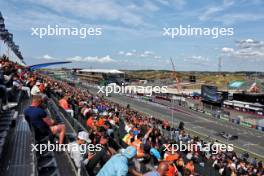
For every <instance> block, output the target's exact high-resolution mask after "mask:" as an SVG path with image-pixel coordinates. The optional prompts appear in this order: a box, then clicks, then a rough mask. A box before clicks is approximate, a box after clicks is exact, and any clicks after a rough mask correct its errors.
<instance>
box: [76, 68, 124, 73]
mask: <svg viewBox="0 0 264 176" xmlns="http://www.w3.org/2000/svg"><path fill="white" fill-rule="evenodd" d="M79 71H82V72H94V73H113V74H123V73H125V72H122V71H119V70H115V69H82V70H79Z"/></svg>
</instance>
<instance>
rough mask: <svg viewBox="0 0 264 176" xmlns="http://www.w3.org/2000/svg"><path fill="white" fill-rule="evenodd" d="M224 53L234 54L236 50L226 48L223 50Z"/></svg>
mask: <svg viewBox="0 0 264 176" xmlns="http://www.w3.org/2000/svg"><path fill="white" fill-rule="evenodd" d="M222 52H223V53H233V52H234V49H233V48H227V47H224V48H222Z"/></svg>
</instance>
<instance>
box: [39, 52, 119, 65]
mask: <svg viewBox="0 0 264 176" xmlns="http://www.w3.org/2000/svg"><path fill="white" fill-rule="evenodd" d="M40 58H42V59H45V60H66V61H73V62H74V61H75V62H97V63H109V62H115V60H114V59H112V58H111V57H110V56H109V55H106V56H103V57H99V56H86V57H81V56H74V57H67V58H55V57H52V56H49V55H47V54H46V55H44V56H42V57H40Z"/></svg>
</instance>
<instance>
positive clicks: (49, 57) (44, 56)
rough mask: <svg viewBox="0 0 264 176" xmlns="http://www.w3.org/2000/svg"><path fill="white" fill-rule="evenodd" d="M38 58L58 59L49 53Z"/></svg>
mask: <svg viewBox="0 0 264 176" xmlns="http://www.w3.org/2000/svg"><path fill="white" fill-rule="evenodd" d="M38 59H45V60H57V58H55V57H51V56H49V55H48V54H45V55H43V56H42V57H39V58H38Z"/></svg>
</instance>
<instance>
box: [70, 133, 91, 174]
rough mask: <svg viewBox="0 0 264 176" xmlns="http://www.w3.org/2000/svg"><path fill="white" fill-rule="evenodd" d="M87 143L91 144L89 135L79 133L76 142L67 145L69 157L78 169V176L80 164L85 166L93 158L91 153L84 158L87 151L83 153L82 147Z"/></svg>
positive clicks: (83, 148)
mask: <svg viewBox="0 0 264 176" xmlns="http://www.w3.org/2000/svg"><path fill="white" fill-rule="evenodd" d="M89 143H91V140H90V138H89V133H87V132H85V131H81V132H79V133H78V136H77V140H76V141H74V142H72V143H70V144H69V153H70V157H71V158H72V160H73V161H74V164H75V166H76V167H77V169H78V176H79V175H81V166H82V164H83V165H87V163H88V162H89V160H90V159H91V158H92V157H93V154H92V153H88V156H87V158H85V154H86V152H87V151H85V147H84V145H86V144H89Z"/></svg>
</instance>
